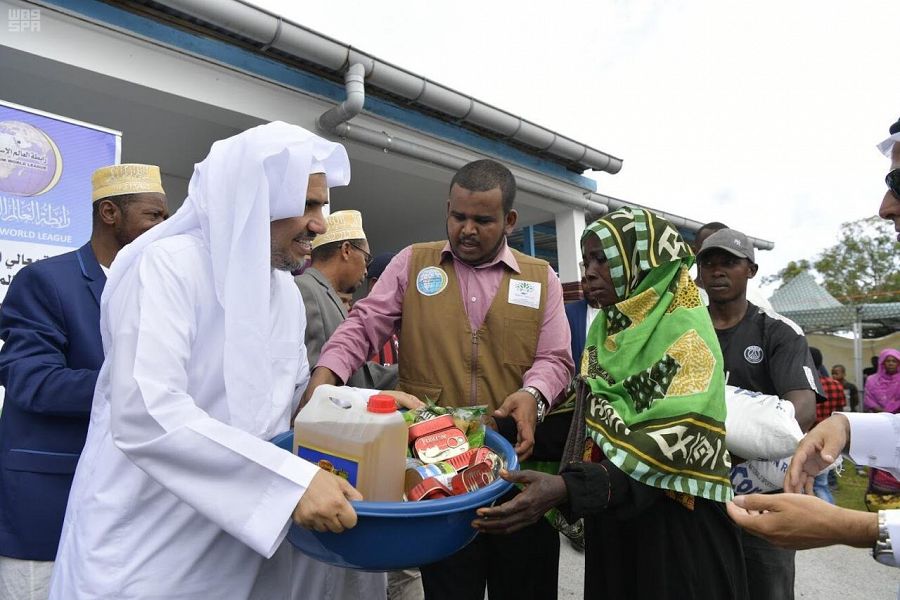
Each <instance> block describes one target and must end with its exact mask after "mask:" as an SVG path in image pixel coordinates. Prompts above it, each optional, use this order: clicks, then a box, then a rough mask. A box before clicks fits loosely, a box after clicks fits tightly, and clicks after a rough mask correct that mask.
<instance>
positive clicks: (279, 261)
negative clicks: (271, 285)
mask: <svg viewBox="0 0 900 600" xmlns="http://www.w3.org/2000/svg"><path fill="white" fill-rule="evenodd" d="M304 260H305V257H304V258H303V259H300V261H295V260H293V259H292V258H291V257H290V256H288V255H287V254H285V253H284V252H281V251H280V250H278V249H277V248H275V244H274V243H273V244H272V268H273V269H275V270H277V271H288V272H291V271H296V270H297V269H299V268H300V267H301V266H303V261H304Z"/></svg>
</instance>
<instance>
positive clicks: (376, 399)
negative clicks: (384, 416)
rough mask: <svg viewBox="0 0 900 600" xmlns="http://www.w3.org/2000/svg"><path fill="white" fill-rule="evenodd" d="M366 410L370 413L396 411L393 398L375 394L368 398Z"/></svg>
mask: <svg viewBox="0 0 900 600" xmlns="http://www.w3.org/2000/svg"><path fill="white" fill-rule="evenodd" d="M366 410H368V411H369V412H371V413H392V412H394V411H396V410H397V403H396V402H395V401H394V397H393V396H388V395H387V394H375V395H374V396H369V403H368V404H367V405H366Z"/></svg>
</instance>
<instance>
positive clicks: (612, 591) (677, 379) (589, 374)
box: [473, 208, 747, 599]
mask: <svg viewBox="0 0 900 600" xmlns="http://www.w3.org/2000/svg"><path fill="white" fill-rule="evenodd" d="M581 245H582V254H583V256H584V265H585V278H586V281H587V286H586V289H585V294H586V295H591V296H592V297H593V298H596V299H598V300H599V303H600V305H601V306H602V310H601V311H600V314H599V315H598V316H597V318H596V319H594V322H593V324H592V326H591V329H590V331H589V333H588V339H587V342H586V345H585V352H584V355H583V356H582V360H581V368H580V374H579V375H578V377H577V378H576V379H577V380H576V385H577V388H578V403H577V408H576V416H575V418H574V419H573V424H572V432H571V433H570V436H569V442H568V444H567V449H566V454H567V457H564V465H565V466H564V468H563V469H562V471H561V473H560V474H559V475H555V476H554V475H548V474H544V473H538V472H534V471H522V472H519V473H510V474H508V475H507V479H509V480H510V481H513V482H515V483H518V484H521V485H524V486H525V489H524V491H523V493H521V494H519V495H518V496H517V497H516V498H514V499H513V500H511V501H509V502H507V503H506V504H503V505H501V506H498V507H494V508H485V509H480V510H479V518H478V519H476V521H475V522H474V523H473V525H474V526H475V527H476V528H477V529H479V530H480V531H483V532H488V533H504V532H509V531H515V530H516V529H519V528H520V527H523V526H525V525H527V524H529V523H532V522H534V521H536V520H537V519H539V518H541V516H542V515H543V514H544V513H545V512H546V511H547V510H548V509H550V508H551V507H553V506H557V507H558V508H559V510H560V512H562V513H563V514H564V515H565V516H566V517H567V518H569V519H578V518H580V517H584V519H585V546H586V551H585V588H584V591H585V598H588V599H593V598H604V599H606V598H616V599H625V598H654V599H656V598H679V599H681V598H716V599H724V598H741V599H743V598H746V597H747V584H746V572H745V569H744V560H743V555H742V553H741V546H740V540H739V535H738V530H737V528H736V527H735V526H734V524H733V523H732V522H731V520H730V519H729V518H728V516H727V514H726V512H725V506H724V504H723V503H724V502H725V501H727V500H729V499H731V496H732V492H731V484H730V482H729V478H728V472H729V469H730V466H731V459H730V457H729V455H728V452H727V451H726V450H725V396H724V374H723V367H722V356H721V353H720V351H719V345H718V342H717V340H716V335H715V331H714V330H713V327H712V323H711V321H710V319H709V315H708V313H707V310H706V308H705V307H704V306H703V303H702V302H701V301H700V296H699V293H698V291H697V287H696V286H695V285H694V283H693V281H692V280H691V277H690V275H689V273H688V269H689V268H690V266H691V264H692V263H693V255H692V253H691V250H690V248H689V247H688V245H687V244H686V243H685V242H684V240H683V239H682V238H681V235H680V234H679V233H678V230H677V229H676V228H675V227H673V226H672V225H671V224H670V223H668V222H667V221H666V220H665V219H662V218H661V217H659V216H657V215H655V214H653V213H651V212H649V211H646V210H641V209H634V208H627V209H621V210H617V211H615V212H611V213H609V214H608V215H606V216H605V217H604V218H602V219H599V220H597V221H596V222H594V223H593V224H592V225H590V226H589V227H588V228H587V229H586V230H585V232H584V235H583V236H582V238H581Z"/></svg>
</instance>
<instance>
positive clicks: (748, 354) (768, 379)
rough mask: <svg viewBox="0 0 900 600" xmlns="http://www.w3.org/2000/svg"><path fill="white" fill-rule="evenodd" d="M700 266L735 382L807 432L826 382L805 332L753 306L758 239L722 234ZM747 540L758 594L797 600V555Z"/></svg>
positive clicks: (750, 578) (707, 243)
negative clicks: (784, 407)
mask: <svg viewBox="0 0 900 600" xmlns="http://www.w3.org/2000/svg"><path fill="white" fill-rule="evenodd" d="M697 262H698V264H699V273H700V278H701V279H702V280H703V284H704V286H705V287H706V292H707V293H708V294H709V315H710V317H711V318H712V322H713V326H714V327H715V329H716V336H717V337H718V339H719V345H720V346H721V348H722V357H723V358H724V363H725V372H726V381H727V383H728V384H729V385H734V386H737V387H741V388H744V389H747V390H752V391H755V392H761V393H763V394H774V395H777V396H779V397H781V398H784V399H785V400H788V401H790V402H791V403H792V404H793V405H794V412H795V416H796V419H797V422H798V423H799V424H800V427H801V428H802V429H803V431H806V430H808V429H809V428H810V427H812V425H813V422H814V421H815V418H816V394H820V395H821V390H820V388H819V377H818V374H817V372H816V368H815V365H814V363H813V360H812V356H811V355H810V353H809V347H808V346H807V343H806V338H805V337H804V335H803V331H802V330H801V329H800V328H799V327H798V326H797V325H796V324H794V323H793V322H792V321H790V320H789V319H785V318H783V317H780V316H778V315H776V314H774V313H772V314H768V313H766V312H764V311H761V310H760V309H759V308H758V307H757V306H756V305H754V304H752V303H750V302H748V301H747V281H749V280H750V279H752V278H753V276H755V275H756V272H757V270H758V268H759V267H758V266H757V264H756V253H755V251H754V249H753V244H752V242H751V241H750V239H749V238H748V237H747V236H746V235H744V234H743V233H741V232H740V231H735V230H734V229H721V230H719V231H716V232H715V233H713V234H712V235H710V236H709V237H708V238H706V240H704V242H703V245H702V247H701V249H700V252H699V253H698V255H697ZM745 458H752V457H745ZM742 460H743V459H742V458H737V457H735V458H734V462H735V463H737V462H740V461H742ZM741 542H742V545H743V547H744V560H745V562H746V566H747V582H748V586H749V588H750V597H751V598H766V599H768V600H780V599H787V600H790V599H793V597H794V551H793V550H783V549H781V548H777V547H776V546H773V545H772V544H770V543H769V542H767V541H765V540H764V539H762V538H759V537H756V536H754V535H752V534H750V533H747V532H746V531H742V532H741Z"/></svg>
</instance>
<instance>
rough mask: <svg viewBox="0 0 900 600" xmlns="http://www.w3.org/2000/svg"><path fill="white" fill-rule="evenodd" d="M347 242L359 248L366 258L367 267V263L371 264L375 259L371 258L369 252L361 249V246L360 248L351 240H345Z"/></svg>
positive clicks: (367, 264)
mask: <svg viewBox="0 0 900 600" xmlns="http://www.w3.org/2000/svg"><path fill="white" fill-rule="evenodd" d="M347 243H348V244H350V245H351V246H353V247H354V248H356V249H357V250H359V251H360V252H362V253H363V256H365V258H366V267H368V266H369V265H371V264H372V261H373V260H375V259H374V258H372V255H371V254H369V253H368V252H366V251H365V250H363V249H362V248H360V247H359V246H357V245H356V244H354V243H353V242H347Z"/></svg>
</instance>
